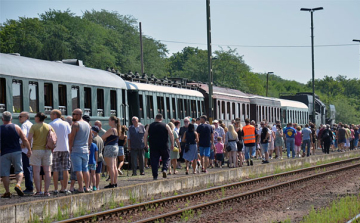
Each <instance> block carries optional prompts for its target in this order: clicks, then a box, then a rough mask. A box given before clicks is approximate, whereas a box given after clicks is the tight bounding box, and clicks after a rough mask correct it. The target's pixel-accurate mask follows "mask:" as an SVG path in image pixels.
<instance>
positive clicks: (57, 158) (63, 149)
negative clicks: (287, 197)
mask: <svg viewBox="0 0 360 223" xmlns="http://www.w3.org/2000/svg"><path fill="white" fill-rule="evenodd" d="M60 117H61V111H60V110H57V109H54V110H52V111H51V113H50V118H51V120H52V122H50V123H49V124H50V125H51V127H52V128H53V129H54V131H55V133H56V136H57V141H56V147H55V149H54V151H53V161H52V170H53V180H54V189H55V190H54V195H57V194H58V193H59V192H58V179H59V173H62V176H63V177H62V180H60V183H61V190H60V193H65V195H68V194H71V192H70V191H68V190H67V189H66V188H67V184H68V179H69V170H70V167H71V161H70V153H69V134H70V132H71V128H70V125H69V123H67V122H65V121H63V120H62V119H61V118H60Z"/></svg>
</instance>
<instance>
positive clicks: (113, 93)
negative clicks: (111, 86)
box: [110, 90, 117, 116]
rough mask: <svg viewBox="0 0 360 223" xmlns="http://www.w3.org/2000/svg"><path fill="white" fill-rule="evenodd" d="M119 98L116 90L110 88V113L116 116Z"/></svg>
mask: <svg viewBox="0 0 360 223" xmlns="http://www.w3.org/2000/svg"><path fill="white" fill-rule="evenodd" d="M116 108H117V100H116V91H115V90H110V115H115V116H116Z"/></svg>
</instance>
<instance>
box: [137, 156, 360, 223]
mask: <svg viewBox="0 0 360 223" xmlns="http://www.w3.org/2000/svg"><path fill="white" fill-rule="evenodd" d="M359 166H360V164H359V163H358V164H354V165H350V166H346V167H341V168H338V169H335V170H330V171H326V172H323V173H318V174H315V175H311V176H307V177H302V178H299V179H295V180H290V181H287V182H284V183H279V184H275V185H271V186H268V187H263V188H260V189H257V190H253V191H249V192H246V193H241V194H238V195H233V196H228V197H225V198H221V199H218V200H214V201H210V202H206V203H203V204H198V205H194V206H190V207H186V208H183V209H180V210H177V211H172V212H169V213H166V214H161V215H157V216H154V217H150V218H146V219H142V220H139V221H136V223H145V222H159V221H160V220H165V222H168V221H175V220H176V219H177V218H179V216H182V215H183V213H186V212H187V211H189V212H190V211H191V212H192V213H195V211H197V210H206V209H210V208H212V207H215V206H218V205H223V204H228V203H231V202H234V201H242V200H249V199H251V198H253V197H258V196H260V195H265V194H268V193H271V192H273V191H275V190H278V189H281V188H285V187H290V186H292V185H296V184H300V183H302V182H306V181H309V180H312V179H315V178H318V177H323V176H326V175H329V174H333V173H336V172H340V171H344V170H349V169H351V168H355V167H359Z"/></svg>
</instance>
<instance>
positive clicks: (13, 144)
mask: <svg viewBox="0 0 360 223" xmlns="http://www.w3.org/2000/svg"><path fill="white" fill-rule="evenodd" d="M18 118H19V122H20V123H21V128H20V127H19V126H18V125H15V124H13V123H12V114H11V113H10V112H7V111H5V112H4V113H3V114H2V120H3V125H1V127H0V140H1V141H0V146H1V148H0V149H1V159H0V161H1V163H0V168H1V170H0V173H1V177H2V181H3V184H4V187H5V190H6V192H5V194H4V195H3V196H2V197H3V198H9V197H11V193H10V191H9V184H10V179H9V176H10V167H11V165H12V166H13V167H14V173H15V176H16V186H15V191H16V192H17V193H18V195H20V196H23V195H24V194H34V195H35V196H50V193H49V186H50V181H51V172H52V173H53V183H54V192H53V193H54V194H55V195H56V194H58V193H64V194H71V193H73V192H77V193H84V192H91V191H95V190H99V186H100V178H101V173H102V174H103V175H104V173H108V179H107V181H109V185H107V186H105V187H104V188H114V187H117V179H118V175H122V174H123V172H122V168H123V166H124V163H125V159H126V158H125V156H126V155H128V156H127V162H129V161H130V162H131V170H132V176H136V175H137V169H139V172H140V175H145V169H146V168H150V167H149V166H151V168H152V176H153V179H154V180H156V179H157V178H158V168H159V165H161V172H162V175H163V178H166V177H167V175H168V174H178V171H177V169H181V168H182V167H181V165H182V164H183V163H185V174H189V171H190V169H191V167H192V173H193V174H196V173H198V172H200V171H201V172H204V173H206V172H207V168H209V167H211V168H213V167H216V166H217V167H219V168H222V166H223V165H224V164H225V159H227V160H228V162H227V165H228V166H229V167H230V168H235V167H241V166H242V165H243V162H246V164H247V165H248V166H250V165H253V159H254V158H256V157H257V158H259V159H262V163H263V164H266V163H269V159H272V158H274V159H282V154H283V148H286V151H287V157H288V158H290V155H291V156H292V158H295V157H303V156H305V155H307V156H309V155H310V154H315V149H316V147H318V148H322V149H323V152H324V153H329V149H330V147H331V146H332V147H333V150H335V148H339V151H345V150H346V149H356V148H357V147H358V141H359V133H360V132H359V128H358V126H355V125H351V126H350V127H349V126H347V125H343V124H342V123H339V124H338V125H334V126H333V127H332V128H330V126H329V125H321V126H320V128H319V129H317V130H316V129H315V126H314V124H312V123H310V124H309V125H305V126H304V127H302V126H299V125H297V124H296V123H288V124H287V126H286V127H284V128H282V126H281V123H280V122H279V121H276V123H275V124H274V125H273V126H270V125H268V123H267V122H266V120H264V121H262V122H261V123H260V126H258V125H256V123H255V121H250V120H249V119H245V126H242V124H241V121H240V119H235V120H232V121H231V124H229V125H228V126H226V125H225V123H223V122H222V121H221V120H214V121H213V122H212V125H210V123H209V121H208V120H207V117H206V116H205V115H203V116H201V117H200V118H191V117H186V118H184V120H183V125H182V126H181V121H180V120H174V119H172V120H171V122H170V123H168V124H165V123H163V122H162V121H163V116H162V114H158V115H156V118H155V121H154V122H153V123H151V124H149V125H146V126H144V125H143V124H142V123H140V122H139V119H138V118H137V117H132V119H131V122H132V125H131V126H130V127H129V128H127V127H126V126H125V125H123V126H122V125H121V123H120V119H119V118H117V117H115V116H111V117H110V118H109V120H108V125H109V128H108V129H107V130H105V129H103V127H102V123H101V121H98V120H97V121H95V122H94V125H91V122H90V117H89V116H87V115H83V113H82V110H81V109H75V110H74V111H73V113H72V116H69V117H63V116H62V115H61V112H60V111H59V110H57V109H54V110H52V111H51V113H50V118H51V120H52V121H51V122H50V123H49V124H47V123H45V122H44V121H45V119H46V118H47V117H46V115H44V114H43V113H37V114H36V115H35V124H32V123H31V122H30V121H29V113H28V112H21V113H20V115H19V117H18ZM52 143H53V144H54V146H52ZM311 149H312V150H311ZM290 152H291V154H290ZM69 172H70V182H71V183H70V188H69V189H68V181H69ZM23 176H24V177H25V190H22V188H21V186H20V184H21V181H22V178H23ZM43 181H44V184H43V183H42V182H43ZM59 181H60V187H59V183H58V182H59ZM76 181H77V182H78V189H77V190H76V191H75V189H74V188H75V183H76ZM33 185H35V190H34V187H33Z"/></svg>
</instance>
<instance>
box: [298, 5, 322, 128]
mask: <svg viewBox="0 0 360 223" xmlns="http://www.w3.org/2000/svg"><path fill="white" fill-rule="evenodd" d="M323 9H324V8H323V7H318V8H312V9H308V8H301V9H300V11H308V12H310V14H311V65H312V85H313V86H312V88H313V89H312V91H313V92H312V95H313V109H312V110H313V112H312V113H313V117H312V119H313V120H312V121H313V123H314V124H315V118H316V117H315V116H316V115H315V67H314V22H313V12H314V11H317V10H323Z"/></svg>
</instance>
